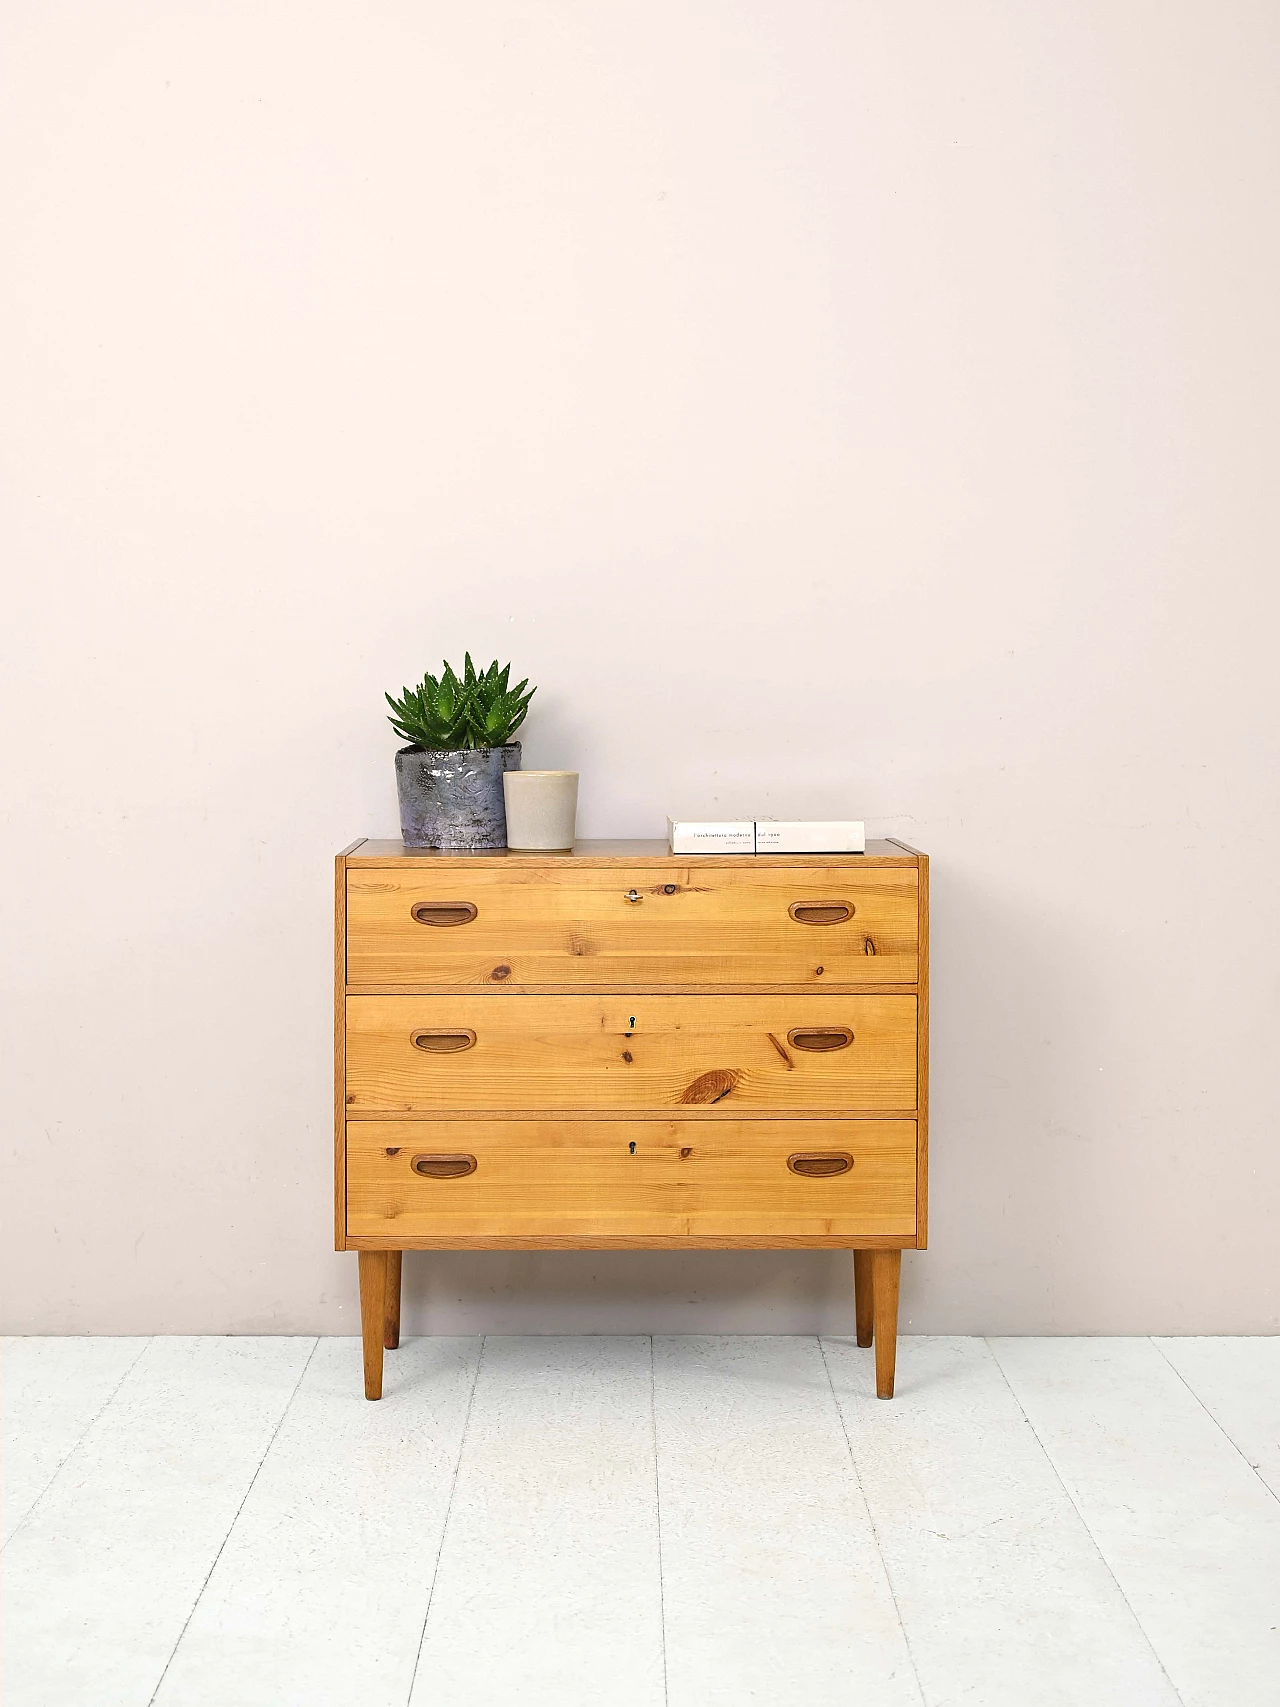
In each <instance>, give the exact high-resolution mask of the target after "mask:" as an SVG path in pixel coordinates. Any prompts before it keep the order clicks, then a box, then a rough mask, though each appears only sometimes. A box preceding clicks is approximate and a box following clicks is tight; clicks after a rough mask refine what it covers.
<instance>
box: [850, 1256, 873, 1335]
mask: <svg viewBox="0 0 1280 1707" xmlns="http://www.w3.org/2000/svg"><path fill="white" fill-rule="evenodd" d="M871 1296H872V1284H871V1252H870V1251H855V1252H854V1253H853V1307H854V1310H855V1311H856V1312H857V1318H858V1344H859V1345H870V1344H871Z"/></svg>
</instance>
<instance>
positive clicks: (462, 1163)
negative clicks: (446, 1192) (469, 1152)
mask: <svg viewBox="0 0 1280 1707" xmlns="http://www.w3.org/2000/svg"><path fill="white" fill-rule="evenodd" d="M411 1166H412V1168H413V1171H414V1173H415V1174H425V1175H426V1177H427V1178H428V1179H461V1178H462V1176H463V1175H464V1174H473V1173H475V1171H476V1159H475V1157H474V1156H441V1155H429V1156H415V1157H414V1158H413V1162H412V1164H411Z"/></svg>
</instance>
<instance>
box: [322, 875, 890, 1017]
mask: <svg viewBox="0 0 1280 1707" xmlns="http://www.w3.org/2000/svg"><path fill="white" fill-rule="evenodd" d="M918 905H919V891H918V873H917V871H916V869H915V867H879V868H876V867H872V868H868V869H866V870H862V871H857V870H851V869H850V868H849V867H848V866H841V867H834V866H828V867H819V866H814V867H796V866H790V867H784V866H776V867H770V866H764V865H762V866H758V867H752V868H750V869H748V870H743V869H741V868H731V869H725V868H720V869H719V870H699V869H698V867H697V866H696V865H693V866H691V865H690V864H689V863H688V862H683V863H682V862H681V861H679V860H678V859H673V860H672V861H671V864H670V866H669V867H666V866H661V867H654V866H652V865H649V866H637V867H636V868H635V870H633V871H628V870H627V869H626V867H624V866H617V867H614V866H610V867H607V868H600V867H594V868H586V869H582V868H579V869H576V870H575V869H574V868H573V867H572V866H571V865H569V864H567V863H566V864H565V865H563V866H557V865H554V864H548V865H539V866H505V867H503V868H500V869H498V868H495V869H494V870H485V869H477V868H476V867H475V866H467V867H465V868H463V867H458V868H455V869H454V870H452V871H450V870H449V869H447V868H442V869H440V870H438V871H437V870H435V869H434V868H428V869H424V868H423V867H412V868H410V869H407V870H396V869H395V868H393V867H390V866H358V867H353V868H349V869H348V871H347V982H348V984H352V985H356V986H371V987H373V988H382V989H404V990H411V989H439V988H450V989H473V990H474V989H486V990H592V989H600V990H647V991H652V992H655V993H658V992H661V991H663V990H684V989H690V988H695V987H696V988H702V989H720V990H726V991H732V990H751V989H758V988H765V989H771V990H776V989H796V990H832V989H841V988H843V987H845V986H848V985H857V984H864V985H865V984H873V985H874V984H914V983H915V981H916V977H917V971H918V961H917V938H918V926H919V916H918Z"/></svg>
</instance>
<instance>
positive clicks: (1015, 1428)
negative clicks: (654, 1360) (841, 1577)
mask: <svg viewBox="0 0 1280 1707" xmlns="http://www.w3.org/2000/svg"><path fill="white" fill-rule="evenodd" d="M823 1349H824V1351H825V1353H826V1357H827V1363H828V1365H829V1367H830V1370H831V1379H832V1382H833V1384H834V1386H835V1389H836V1392H837V1394H838V1395H839V1399H840V1403H841V1406H842V1409H843V1411H844V1416H845V1421H846V1425H847V1428H848V1432H849V1439H850V1442H851V1444H852V1448H853V1452H854V1455H855V1458H856V1461H857V1464H858V1469H859V1474H860V1477H861V1481H862V1486H863V1489H864V1491H865V1493H866V1497H867V1502H868V1504H869V1506H870V1510H871V1515H872V1517H873V1519H874V1521H875V1526H876V1533H877V1535H878V1537H879V1541H880V1548H881V1551H882V1553H883V1555H884V1558H885V1562H886V1564H887V1566H888V1569H889V1573H890V1577H891V1579H892V1582H893V1585H894V1591H895V1593H896V1595H897V1599H898V1606H899V1609H900V1611H901V1614H902V1619H903V1623H904V1625H905V1627H906V1632H907V1637H908V1639H909V1641H910V1643H911V1651H912V1654H913V1656H914V1658H915V1663H916V1667H917V1670H918V1671H919V1674H920V1678H921V1682H922V1683H923V1685H924V1691H925V1697H926V1699H927V1700H928V1701H929V1702H930V1703H931V1704H932V1703H934V1702H951V1701H972V1702H981V1703H982V1707H1027V1704H1028V1703H1030V1702H1034V1703H1035V1704H1036V1707H1079V1704H1080V1703H1081V1702H1098V1703H1103V1702H1105V1703H1111V1702H1115V1703H1121V1702H1123V1703H1125V1707H1177V1695H1176V1694H1175V1692H1174V1690H1173V1688H1172V1686H1171V1685H1170V1683H1169V1680H1168V1678H1167V1677H1166V1676H1165V1674H1164V1672H1163V1671H1162V1670H1161V1667H1160V1664H1159V1661H1158V1660H1157V1659H1156V1656H1155V1654H1154V1653H1153V1652H1152V1649H1151V1645H1150V1643H1149V1642H1148V1641H1147V1638H1146V1637H1145V1635H1144V1634H1143V1632H1142V1630H1141V1628H1140V1627H1139V1625H1138V1623H1137V1622H1136V1620H1135V1619H1134V1617H1133V1614H1132V1613H1131V1612H1130V1610H1129V1608H1128V1606H1127V1605H1126V1604H1125V1600H1124V1597H1123V1595H1122V1594H1121V1593H1120V1590H1119V1589H1118V1588H1117V1586H1116V1583H1115V1580H1114V1578H1113V1577H1112V1575H1111V1572H1110V1571H1109V1569H1108V1568H1107V1565H1106V1563H1105V1562H1104V1560H1103V1558H1102V1556H1101V1554H1100V1553H1099V1551H1098V1548H1097V1546H1096V1545H1095V1544H1094V1542H1093V1540H1092V1538H1091V1537H1090V1535H1089V1532H1088V1530H1087V1529H1086V1528H1085V1525H1084V1523H1083V1521H1082V1520H1081V1518H1080V1516H1079V1513H1078V1512H1077V1511H1076V1509H1075V1507H1074V1506H1073V1505H1072V1503H1071V1501H1070V1499H1068V1497H1067V1495H1066V1493H1065V1492H1064V1490H1063V1487H1062V1484H1061V1482H1060V1481H1059V1480H1058V1477H1057V1474H1056V1473H1055V1471H1054V1469H1053V1466H1052V1465H1051V1464H1050V1463H1049V1461H1048V1459H1047V1458H1046V1457H1045V1454H1044V1452H1043V1451H1042V1450H1041V1448H1040V1446H1039V1444H1038V1443H1037V1441H1036V1438H1035V1435H1034V1434H1033V1433H1032V1431H1031V1428H1030V1426H1029V1424H1028V1423H1027V1420H1026V1418H1025V1417H1024V1416H1023V1414H1022V1410H1021V1408H1020V1407H1019V1405H1018V1402H1017V1400H1016V1399H1015V1398H1014V1396H1013V1394H1012V1393H1011V1392H1010V1390H1009V1386H1008V1383H1007V1382H1006V1381H1005V1378H1004V1376H1003V1375H1002V1374H1001V1372H1000V1368H999V1365H998V1364H997V1363H996V1361H995V1359H994V1358H993V1357H992V1355H991V1353H990V1352H989V1351H988V1349H987V1347H986V1345H985V1344H984V1342H983V1341H982V1340H975V1339H942V1338H939V1339H900V1340H899V1341H898V1381H897V1396H896V1397H895V1398H894V1399H893V1401H892V1402H891V1403H886V1402H880V1401H877V1399H876V1397H875V1365H874V1362H873V1359H872V1355H871V1353H870V1352H869V1351H863V1350H860V1349H859V1348H858V1346H857V1345H856V1343H855V1342H854V1341H853V1340H852V1339H847V1340H846V1339H840V1340H836V1339H827V1340H824V1341H823Z"/></svg>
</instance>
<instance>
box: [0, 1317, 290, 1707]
mask: <svg viewBox="0 0 1280 1707" xmlns="http://www.w3.org/2000/svg"><path fill="white" fill-rule="evenodd" d="M314 1345H315V1341H314V1340H311V1339H155V1340H152V1341H151V1343H150V1345H148V1346H147V1348H146V1350H145V1351H144V1352H143V1353H142V1356H141V1357H140V1358H139V1359H138V1361H137V1363H136V1364H135V1365H134V1366H133V1369H132V1370H131V1371H130V1373H129V1374H128V1375H127V1376H126V1377H125V1379H124V1381H123V1382H122V1383H121V1385H120V1387H119V1389H118V1391H117V1392H116V1394H115V1396H114V1398H113V1399H112V1400H111V1401H110V1403H109V1404H108V1405H107V1406H106V1408H105V1410H103V1412H102V1413H101V1415H100V1416H99V1417H98V1419H97V1421H96V1422H95V1423H94V1424H93V1425H92V1427H91V1428H90V1429H89V1430H88V1432H87V1434H86V1435H85V1436H84V1438H83V1439H82V1440H81V1442H80V1444H79V1445H78V1446H77V1447H76V1449H75V1451H74V1452H73V1453H72V1454H71V1456H70V1457H69V1458H68V1460H67V1462H66V1463H65V1464H64V1466H63V1468H62V1471H61V1473H60V1474H59V1475H58V1477H57V1479H56V1480H55V1481H54V1482H53V1484H52V1485H51V1486H50V1488H49V1490H48V1492H47V1493H46V1494H45V1496H44V1498H43V1499H42V1500H41V1501H40V1503H39V1505H38V1506H37V1507H36V1509H35V1510H34V1511H33V1512H32V1514H31V1516H30V1517H29V1519H28V1520H27V1522H26V1523H25V1524H24V1525H23V1526H22V1528H21V1529H20V1530H19V1531H18V1532H17V1534H16V1535H15V1536H14V1537H13V1539H12V1541H11V1542H10V1543H9V1546H8V1548H7V1549H6V1552H5V1575H6V1593H5V1626H6V1636H7V1639H6V1640H5V1641H4V1643H3V1652H2V1654H0V1679H2V1683H0V1700H3V1702H4V1704H5V1707H146V1704H147V1703H148V1701H149V1700H150V1698H151V1695H152V1692H153V1690H154V1689H155V1687H156V1684H157V1682H158V1681H159V1679H160V1676H161V1674H162V1672H163V1670H164V1667H165V1664H166V1662H167V1661H168V1659H169V1656H170V1654H171V1653H172V1651H173V1647H174V1644H175V1643H176V1642H177V1640H178V1637H179V1635H180V1633H181V1631H182V1627H183V1625H184V1624H185V1622H186V1620H187V1617H188V1616H189V1614H190V1612H191V1609H192V1607H193V1606H194V1605H195V1602H196V1599H197V1597H198V1595H199V1593H200V1589H201V1587H202V1585H203V1583H204V1580H205V1578H206V1576H207V1575H208V1573H209V1570H210V1567H211V1566H212V1565H213V1562H214V1559H215V1558H216V1557H217V1553H218V1549H219V1548H220V1547H221V1546H222V1543H223V1541H224V1539H225V1538H226V1535H227V1532H228V1530H229V1529H230V1527H231V1524H232V1521H233V1520H234V1518H235V1514H236V1510H237V1508H238V1506H239V1505H240V1502H241V1500H242V1499H243V1498H244V1496H245V1493H246V1490H247V1489H248V1487H249V1484H250V1482H251V1481H252V1479H253V1475H254V1472H255V1471H256V1470H257V1468H258V1465H259V1463H260V1462H261V1460H262V1456H263V1454H264V1452H265V1451H266V1449H267V1446H268V1444H269V1442H270V1440H271V1436H272V1433H273V1432H274V1430H275V1428H276V1427H277V1425H278V1424H279V1422H280V1419H281V1417H282V1416H283V1414H284V1411H285V1408H286V1406H287V1405H288V1403H289V1399H290V1397H291V1395H292V1393H293V1391H294V1388H295V1387H296V1385H297V1382H298V1378H299V1376H300V1375H301V1374H302V1371H303V1368H304V1367H305V1365H306V1361H307V1358H308V1357H309V1356H310V1355H311V1352H312V1349H313V1347H314Z"/></svg>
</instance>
